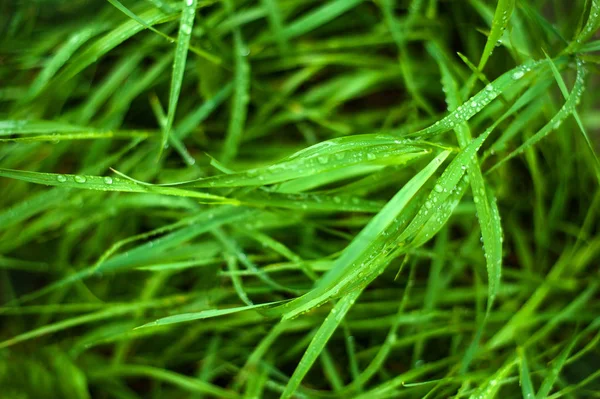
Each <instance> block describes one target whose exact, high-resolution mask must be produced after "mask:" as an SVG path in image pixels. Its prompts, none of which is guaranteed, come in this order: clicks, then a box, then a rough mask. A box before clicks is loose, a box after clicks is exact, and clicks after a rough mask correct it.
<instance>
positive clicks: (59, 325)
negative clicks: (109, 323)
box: [0, 299, 175, 349]
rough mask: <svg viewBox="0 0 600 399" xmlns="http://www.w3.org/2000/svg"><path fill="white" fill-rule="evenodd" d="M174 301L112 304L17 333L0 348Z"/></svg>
mask: <svg viewBox="0 0 600 399" xmlns="http://www.w3.org/2000/svg"><path fill="white" fill-rule="evenodd" d="M174 302H175V301H174V300H173V299H168V300H166V301H165V300H156V301H153V302H150V303H148V304H146V305H143V304H139V303H133V304H125V305H117V306H112V307H110V308H108V309H105V310H100V311H98V312H95V313H89V314H85V315H82V316H76V317H73V318H70V319H66V320H61V321H59V322H56V323H52V324H48V325H45V326H43V327H40V328H37V329H33V330H29V331H27V332H26V333H23V334H20V335H17V336H15V337H13V338H10V339H7V340H5V341H2V342H0V349H4V348H7V347H9V346H12V345H15V344H18V343H21V342H24V341H28V340H31V339H34V338H39V337H41V336H44V335H48V334H53V333H55V332H57V331H62V330H65V329H67V328H72V327H75V326H79V325H82V324H87V323H92V322H96V321H99V320H105V319H110V318H114V317H116V316H121V315H124V314H128V313H133V312H135V311H138V310H139V309H141V308H151V307H161V306H162V307H165V306H170V305H172V304H173V303H174Z"/></svg>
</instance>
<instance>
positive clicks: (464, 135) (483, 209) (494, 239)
mask: <svg viewBox="0 0 600 399" xmlns="http://www.w3.org/2000/svg"><path fill="white" fill-rule="evenodd" d="M498 7H500V3H499V4H498ZM497 13H498V10H497ZM428 49H429V51H430V52H432V54H433V55H434V57H435V58H436V60H437V61H438V63H439V65H440V71H441V74H442V85H443V87H444V91H445V92H446V95H447V97H446V102H447V103H448V105H449V110H450V111H452V110H454V109H457V108H458V107H459V106H460V104H461V98H460V94H459V90H458V84H457V82H456V81H455V80H454V79H453V77H452V75H451V73H450V69H449V68H448V66H447V65H446V64H445V62H444V60H445V58H444V57H443V55H442V54H441V53H440V51H439V50H438V49H437V48H436V47H434V46H429V47H428ZM515 109H518V108H517V104H515V106H513V107H512V108H511V109H510V110H509V112H511V111H513V110H515ZM509 112H507V113H506V114H504V115H503V116H502V118H500V119H499V121H500V120H503V119H504V118H506V117H507V116H508V115H509ZM497 123H498V121H497V122H496V123H495V125H496V124H497ZM455 131H456V136H457V139H458V142H459V144H460V146H461V147H463V148H464V147H465V146H466V145H467V144H468V143H469V141H470V140H471V133H470V131H469V129H468V126H467V125H466V124H461V125H457V126H456V129H455ZM467 173H468V175H469V178H470V181H471V190H472V192H473V201H474V202H475V208H476V210H477V218H478V220H479V226H480V228H481V236H482V241H483V245H484V252H485V259H486V265H487V272H488V284H489V287H488V305H487V308H488V313H489V311H490V310H491V307H492V305H493V302H494V299H495V297H496V295H497V293H498V290H499V287H500V278H501V273H502V226H501V223H500V214H499V212H498V207H497V204H496V198H495V196H494V195H493V194H492V193H491V191H490V190H488V189H486V184H485V181H484V179H483V175H482V173H481V168H480V166H479V162H478V160H477V156H475V157H474V158H473V161H472V162H470V163H469V164H468V165H467Z"/></svg>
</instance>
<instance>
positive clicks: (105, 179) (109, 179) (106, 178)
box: [103, 176, 113, 184]
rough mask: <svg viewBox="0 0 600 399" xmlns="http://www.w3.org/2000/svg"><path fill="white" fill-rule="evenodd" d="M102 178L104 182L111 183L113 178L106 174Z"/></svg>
mask: <svg viewBox="0 0 600 399" xmlns="http://www.w3.org/2000/svg"><path fill="white" fill-rule="evenodd" d="M103 180H104V183H106V184H113V179H112V177H110V176H106V177H105V178H104V179H103Z"/></svg>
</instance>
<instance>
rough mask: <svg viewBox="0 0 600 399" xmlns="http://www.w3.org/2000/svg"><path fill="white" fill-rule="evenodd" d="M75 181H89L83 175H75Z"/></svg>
mask: <svg viewBox="0 0 600 399" xmlns="http://www.w3.org/2000/svg"><path fill="white" fill-rule="evenodd" d="M75 181H76V182H77V183H85V182H86V181H87V179H86V178H85V177H83V176H75Z"/></svg>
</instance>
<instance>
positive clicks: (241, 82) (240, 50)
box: [222, 29, 250, 164]
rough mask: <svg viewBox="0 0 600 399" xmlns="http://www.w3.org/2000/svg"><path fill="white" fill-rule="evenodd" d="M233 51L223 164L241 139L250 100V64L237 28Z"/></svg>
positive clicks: (227, 160)
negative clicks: (231, 95)
mask: <svg viewBox="0 0 600 399" xmlns="http://www.w3.org/2000/svg"><path fill="white" fill-rule="evenodd" d="M233 40H234V41H233V45H234V47H233V51H234V56H235V78H234V93H233V104H232V108H231V115H230V118H229V126H228V128H227V136H226V137H225V142H224V144H223V154H222V161H223V163H225V164H228V163H230V162H231V161H233V159H234V158H235V156H236V155H237V152H238V147H239V145H240V143H241V141H242V134H243V132H244V126H245V124H246V115H247V113H248V103H249V102H250V94H249V91H250V64H249V63H248V60H247V56H248V49H247V48H246V45H245V44H244V40H243V38H242V34H241V32H240V31H239V29H236V30H234V32H233Z"/></svg>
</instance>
